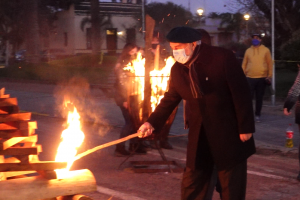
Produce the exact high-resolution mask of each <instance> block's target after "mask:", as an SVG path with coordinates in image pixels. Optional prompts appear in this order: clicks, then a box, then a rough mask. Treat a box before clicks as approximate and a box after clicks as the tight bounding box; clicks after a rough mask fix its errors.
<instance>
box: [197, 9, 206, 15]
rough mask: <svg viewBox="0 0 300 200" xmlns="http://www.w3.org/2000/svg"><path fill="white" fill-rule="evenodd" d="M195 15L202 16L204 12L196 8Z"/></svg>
mask: <svg viewBox="0 0 300 200" xmlns="http://www.w3.org/2000/svg"><path fill="white" fill-rule="evenodd" d="M197 13H198V15H199V16H202V15H203V13H204V10H203V9H202V8H198V9H197Z"/></svg>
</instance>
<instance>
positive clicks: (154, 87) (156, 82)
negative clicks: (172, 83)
mask: <svg viewBox="0 0 300 200" xmlns="http://www.w3.org/2000/svg"><path fill="white" fill-rule="evenodd" d="M165 61H166V65H165V67H163V68H162V69H161V70H153V71H151V72H150V76H151V108H152V112H153V111H154V109H155V108H156V106H157V105H158V104H159V103H160V100H161V99H162V98H163V96H164V93H165V92H166V91H167V90H168V85H169V84H168V83H169V77H170V72H171V68H172V66H173V65H174V63H175V60H174V58H173V57H171V56H170V57H168V58H167V59H166V60H165Z"/></svg>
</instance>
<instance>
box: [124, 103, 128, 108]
mask: <svg viewBox="0 0 300 200" xmlns="http://www.w3.org/2000/svg"><path fill="white" fill-rule="evenodd" d="M123 107H124V108H126V109H128V103H127V101H125V102H123Z"/></svg>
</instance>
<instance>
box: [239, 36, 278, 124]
mask: <svg viewBox="0 0 300 200" xmlns="http://www.w3.org/2000/svg"><path fill="white" fill-rule="evenodd" d="M261 39H262V37H261V35H260V34H253V35H252V45H251V47H250V48H248V49H247V50H246V53H245V55H244V59H243V63H242V68H243V70H244V73H245V75H246V77H247V80H248V83H249V85H250V90H251V94H252V98H253V96H254V94H255V121H256V122H260V121H261V119H260V117H261V109H262V104H263V97H264V93H265V88H266V84H270V82H271V78H272V70H273V65H272V58H271V52H270V50H269V49H268V48H267V47H265V46H264V45H263V44H261Z"/></svg>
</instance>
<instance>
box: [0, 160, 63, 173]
mask: <svg viewBox="0 0 300 200" xmlns="http://www.w3.org/2000/svg"><path fill="white" fill-rule="evenodd" d="M66 167H67V162H54V161H41V162H33V163H26V164H24V163H0V172H7V171H38V170H55V169H64V168H66Z"/></svg>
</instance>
